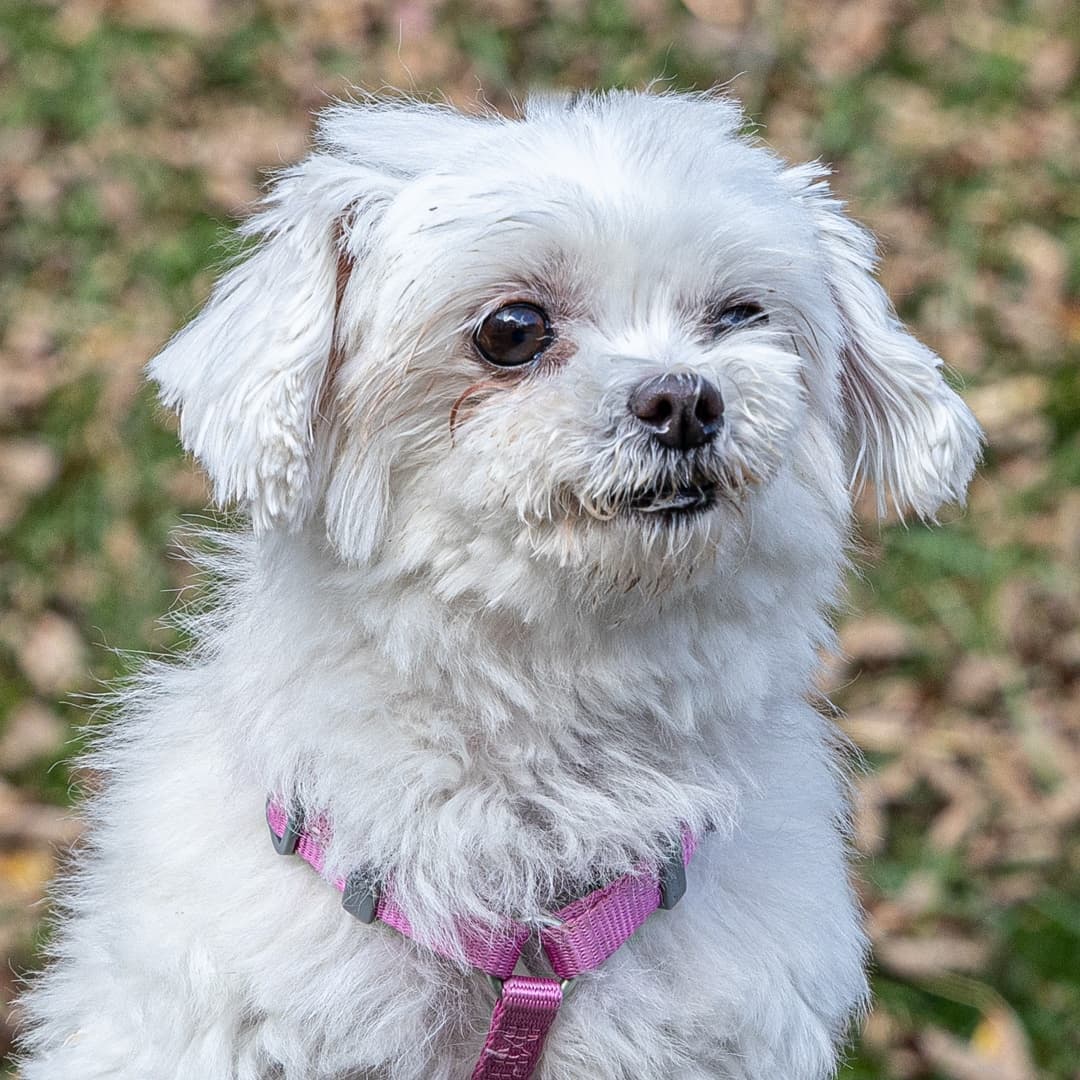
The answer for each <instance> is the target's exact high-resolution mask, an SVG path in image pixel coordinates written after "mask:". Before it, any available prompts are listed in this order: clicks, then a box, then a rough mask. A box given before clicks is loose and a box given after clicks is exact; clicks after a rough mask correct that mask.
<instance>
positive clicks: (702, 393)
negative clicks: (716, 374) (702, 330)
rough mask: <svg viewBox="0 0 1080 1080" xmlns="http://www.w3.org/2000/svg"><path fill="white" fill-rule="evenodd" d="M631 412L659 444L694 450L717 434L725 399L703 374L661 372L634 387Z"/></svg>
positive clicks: (677, 448) (675, 448)
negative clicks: (667, 373) (702, 376)
mask: <svg viewBox="0 0 1080 1080" xmlns="http://www.w3.org/2000/svg"><path fill="white" fill-rule="evenodd" d="M630 411H631V412H632V413H633V414H634V415H635V416H636V417H637V418H638V419H639V420H640V421H641V422H642V423H643V424H644V425H645V426H646V427H647V428H648V429H649V430H650V431H651V432H652V437H653V438H654V439H655V440H656V441H657V442H658V443H662V444H663V445H664V446H670V447H671V448H672V449H674V450H692V449H693V448H694V447H695V446H704V445H705V444H706V443H707V442H711V441H712V440H713V439H714V438H715V437H716V433H717V432H718V431H719V430H720V424H721V422H722V420H723V416H724V399H723V398H722V397H721V396H720V391H719V390H717V389H716V387H715V386H713V384H712V383H710V382H706V381H705V379H703V378H701V376H700V375H690V374H671V375H657V376H654V377H653V378H651V379H646V380H645V381H644V382H642V383H638V385H637V386H635V387H634V389H633V391H632V393H631V394H630Z"/></svg>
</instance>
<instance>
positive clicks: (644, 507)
mask: <svg viewBox="0 0 1080 1080" xmlns="http://www.w3.org/2000/svg"><path fill="white" fill-rule="evenodd" d="M715 494H716V489H715V487H714V486H713V485H712V484H688V485H686V486H684V487H679V488H673V489H671V490H668V491H662V490H654V491H644V492H642V493H641V494H639V495H636V496H635V497H634V498H633V499H631V501H630V509H631V510H634V511H635V512H636V513H639V514H670V515H679V514H692V513H696V512H698V511H700V510H707V509H708V508H709V507H710V506H712V503H713V499H714V497H715Z"/></svg>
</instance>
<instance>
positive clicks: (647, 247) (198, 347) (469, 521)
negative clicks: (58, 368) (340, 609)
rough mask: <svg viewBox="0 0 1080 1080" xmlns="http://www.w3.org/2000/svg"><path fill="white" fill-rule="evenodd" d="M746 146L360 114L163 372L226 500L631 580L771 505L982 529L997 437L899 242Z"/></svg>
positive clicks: (621, 103)
mask: <svg viewBox="0 0 1080 1080" xmlns="http://www.w3.org/2000/svg"><path fill="white" fill-rule="evenodd" d="M739 126H740V114H739V111H738V109H737V107H736V106H734V105H733V104H732V103H730V102H728V101H726V100H723V99H720V98H717V97H714V96H694V97H691V96H677V95H672V96H656V95H637V94H629V93H616V94H610V95H604V96H599V97H582V98H576V99H572V100H566V99H549V100H541V101H539V102H536V103H534V104H533V105H531V106H530V107H529V108H528V109H527V110H526V112H525V115H524V117H523V118H522V119H518V120H507V119H503V118H500V117H467V116H464V115H462V114H460V113H457V112H455V111H453V110H450V109H447V108H441V107H434V106H419V105H413V104H385V103H382V104H369V105H343V106H339V107H337V108H333V109H331V110H330V111H329V112H328V113H327V114H325V115H324V117H323V120H322V123H321V125H320V129H319V150H318V152H317V153H316V154H314V155H313V156H312V157H310V158H309V159H308V160H306V161H305V162H303V163H302V164H300V165H298V166H296V167H294V168H292V169H289V170H287V171H285V172H284V173H283V174H282V175H281V176H280V177H279V178H278V179H277V181H276V183H275V184H274V187H273V189H272V191H271V193H270V195H269V197H268V199H267V202H266V204H265V206H264V208H263V209H262V211H261V212H260V213H259V214H258V215H257V216H255V217H254V218H253V219H252V220H251V221H250V222H249V223H248V225H247V226H246V227H245V232H247V233H248V234H250V235H254V236H258V237H260V238H261V244H260V246H259V247H258V248H257V250H256V251H255V253H254V254H252V255H251V256H250V257H249V258H248V259H247V260H246V261H245V262H244V263H243V264H241V265H239V266H238V267H236V268H235V269H233V270H232V271H231V272H230V273H229V274H227V275H226V276H225V277H224V278H223V280H222V281H221V282H220V283H219V284H218V286H217V288H216V290H215V292H214V294H213V296H212V297H211V299H210V302H209V303H208V305H207V307H206V308H205V310H204V311H203V312H202V313H201V315H199V317H198V318H197V319H195V320H194V321H193V322H192V323H191V324H190V325H189V326H188V327H187V328H185V329H184V330H183V331H181V333H180V334H179V335H177V337H176V338H175V339H174V340H173V341H172V342H171V343H170V345H169V346H168V347H167V348H166V349H165V350H164V351H163V352H162V353H161V354H160V355H159V356H158V357H157V358H156V359H155V360H154V361H153V362H152V365H151V374H152V376H153V378H154V379H156V380H157V382H158V383H159V384H160V385H161V388H162V391H163V397H164V399H165V401H166V403H167V404H169V405H171V406H174V407H177V408H178V409H179V411H180V416H181V434H182V438H183V440H184V443H185V445H186V446H187V447H188V448H189V449H190V450H192V451H193V452H194V454H195V455H196V456H197V457H198V458H199V460H200V461H201V462H202V463H203V465H204V466H205V467H206V469H207V471H208V473H209V474H210V477H211V479H212V481H213V484H214V490H215V495H216V497H217V498H218V499H219V500H220V501H221V502H229V501H234V500H235V501H238V502H240V503H242V504H246V506H247V507H248V508H249V509H250V513H251V516H252V519H253V522H254V526H255V529H256V530H257V531H267V530H281V529H296V528H299V527H301V526H304V525H305V524H307V523H309V522H312V521H314V522H319V523H320V527H322V525H324V526H325V529H326V532H327V535H328V536H329V538H330V540H331V542H332V543H333V545H334V547H335V548H336V549H337V551H338V552H339V553H340V555H341V556H342V557H343V558H344V559H345V560H346V561H349V562H365V561H372V560H378V559H380V558H384V557H390V556H388V554H387V553H388V552H392V553H393V555H392V557H394V558H397V559H399V560H400V559H403V558H404V559H405V560H406V562H408V561H409V560H410V559H411V560H412V562H413V564H414V565H415V566H417V568H418V567H419V564H420V563H425V562H426V563H428V564H431V563H433V562H436V561H438V560H439V559H443V560H445V559H447V558H449V557H450V556H449V555H448V549H453V550H454V551H455V552H457V555H456V556H455V557H456V558H458V559H459V560H462V559H467V558H468V557H469V556H468V553H469V552H472V553H474V554H475V555H476V556H477V558H476V560H475V561H476V564H477V565H478V566H483V567H485V568H486V570H485V572H487V573H496V574H497V573H498V567H499V565H500V563H501V562H502V561H503V560H504V559H508V558H510V557H513V558H515V559H521V558H523V557H524V558H527V559H528V560H529V561H530V562H532V563H539V564H553V565H557V566H560V567H573V568H577V569H583V570H585V571H587V572H588V573H589V574H590V575H591V576H593V577H594V578H595V577H597V576H599V577H601V578H604V579H605V580H609V581H611V582H613V583H616V582H617V583H627V582H629V581H633V580H637V579H639V578H643V579H648V580H658V575H659V576H660V577H662V576H663V573H665V572H666V571H665V570H664V568H667V570H671V569H673V568H674V569H675V570H678V569H679V568H683V569H685V568H686V567H688V566H693V565H697V564H698V563H700V562H701V561H702V559H703V556H704V555H705V553H707V552H711V551H715V550H717V549H718V548H722V547H723V544H724V542H725V537H728V536H735V535H739V534H740V533H741V532H742V531H743V530H744V529H745V523H746V521H747V519H748V517H751V516H752V515H753V510H754V506H755V501H756V500H761V499H763V498H765V497H766V495H765V493H767V492H770V491H772V492H773V496H772V497H773V498H774V499H775V498H776V494H775V493H776V491H777V490H783V491H787V492H788V493H789V494H800V493H802V494H807V493H808V494H809V495H810V496H811V497H812V498H813V499H814V500H816V501H818V502H825V503H828V504H830V505H832V506H833V507H834V508H839V512H841V513H842V512H843V511H846V508H847V507H848V505H849V498H850V492H851V491H852V489H853V488H855V487H858V486H859V485H860V484H862V483H863V482H865V481H870V482H872V483H873V484H874V485H876V488H877V491H878V493H879V505H881V506H884V505H885V504H886V500H891V501H892V502H894V503H895V504H896V506H897V507H899V508H903V509H907V508H910V509H911V510H913V511H914V512H915V513H917V514H918V515H920V516H922V517H924V518H932V517H933V516H934V514H935V511H936V510H937V508H938V507H939V506H940V505H941V504H942V503H944V502H946V501H950V500H961V499H962V498H963V494H964V490H965V488H966V485H967V482H968V480H969V479H970V476H971V474H972V470H973V468H974V464H975V460H976V456H977V452H978V447H979V430H978V427H977V425H976V423H975V421H974V419H973V417H972V415H971V414H970V412H969V411H968V410H967V408H966V407H965V406H964V404H963V403H962V402H961V400H960V399H959V398H958V397H957V395H956V394H955V393H953V391H952V390H950V389H949V388H948V386H947V385H946V383H945V382H944V380H943V379H942V375H941V363H940V361H939V360H938V358H937V357H936V356H934V354H933V353H932V352H930V350H928V349H926V348H925V347H924V346H922V345H920V344H919V343H918V342H917V341H915V340H914V339H913V338H912V337H911V336H910V335H909V334H908V333H907V332H906V331H905V330H904V328H903V327H902V326H901V325H900V323H899V322H898V321H897V319H896V317H895V315H894V314H893V311H892V309H891V307H890V305H889V302H888V300H887V298H886V297H885V295H884V293H883V292H882V290H881V289H880V287H879V286H878V285H877V284H876V283H875V282H874V280H873V278H872V276H871V275H872V271H873V263H874V251H873V245H872V242H871V241H870V239H869V238H868V236H867V234H866V233H865V232H863V231H862V230H861V229H860V228H859V227H858V226H856V225H854V224H853V223H852V222H851V221H850V220H848V219H847V218H846V217H845V216H844V214H843V212H842V207H841V205H840V204H839V203H838V202H836V201H835V200H834V199H833V198H832V197H831V196H830V194H829V192H828V189H827V187H826V185H825V182H824V180H823V179H822V175H823V171H822V170H821V169H820V168H817V167H814V166H803V167H798V168H790V169H789V168H785V167H784V166H783V165H782V163H780V162H779V161H778V160H777V159H776V158H775V157H774V156H772V155H771V154H770V153H768V152H767V151H766V150H763V149H761V148H759V147H757V146H755V145H754V144H753V143H752V141H750V140H748V139H746V138H743V137H741V136H740V135H739V133H738V129H739ZM785 485H786V487H785ZM785 497H786V496H785ZM403 553H404V554H403Z"/></svg>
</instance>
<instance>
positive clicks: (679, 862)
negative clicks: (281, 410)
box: [657, 838, 686, 911]
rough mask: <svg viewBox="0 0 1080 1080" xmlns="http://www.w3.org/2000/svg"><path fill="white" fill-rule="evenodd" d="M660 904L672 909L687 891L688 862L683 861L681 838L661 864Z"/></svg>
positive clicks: (666, 909)
mask: <svg viewBox="0 0 1080 1080" xmlns="http://www.w3.org/2000/svg"><path fill="white" fill-rule="evenodd" d="M657 884H658V885H659V886H660V906H661V907H662V908H663V909H664V910H665V911H670V910H671V909H672V908H673V907H674V906H675V905H676V904H677V903H678V902H679V901H680V900H681V899H682V898H683V895H684V894H685V893H686V864H685V863H684V862H683V846H682V839H681V838H680V839H679V840H678V841H677V842H676V843H675V844H674V845H673V848H672V851H671V854H670V855H669V856H668V857H667V859H666V860H665V861H664V862H663V863H661V865H660V873H659V880H658V882H657Z"/></svg>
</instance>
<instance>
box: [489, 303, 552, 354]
mask: <svg viewBox="0 0 1080 1080" xmlns="http://www.w3.org/2000/svg"><path fill="white" fill-rule="evenodd" d="M553 337H554V335H553V334H552V332H551V324H550V323H549V322H548V318H547V315H546V314H545V313H544V312H543V311H542V310H541V309H540V308H538V307H535V306H534V305H532V304H507V305H506V307H501V308H499V310H498V311H493V312H492V313H491V314H490V315H489V316H488V317H487V318H486V319H485V320H484V321H483V322H482V323H481V324H480V325H479V326H478V327H477V329H476V333H475V334H474V335H473V340H474V341H475V342H476V347H477V349H479V350H480V355H481V356H482V357H483V358H484V359H485V360H487V362H488V363H489V364H496V365H498V366H499V367H520V366H521V365H522V364H529V363H531V362H532V361H533V360H535V359H536V358H537V357H538V356H539V355H540V354H541V353H542V352H543V351H544V350H545V349H546V348H547V347H548V346H549V345H550V344H551V342H552V339H553Z"/></svg>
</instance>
